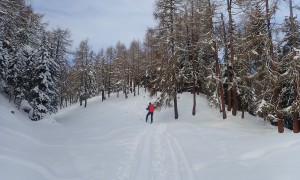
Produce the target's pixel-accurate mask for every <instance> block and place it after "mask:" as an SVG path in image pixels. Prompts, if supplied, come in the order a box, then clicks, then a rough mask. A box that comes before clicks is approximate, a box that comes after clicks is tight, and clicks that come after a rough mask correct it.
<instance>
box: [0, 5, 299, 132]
mask: <svg viewBox="0 0 300 180" xmlns="http://www.w3.org/2000/svg"><path fill="white" fill-rule="evenodd" d="M154 2H155V3H154V12H153V15H154V18H155V20H156V22H157V23H156V26H154V27H150V28H148V30H147V32H145V33H146V35H145V38H144V40H143V42H141V41H137V40H133V41H132V42H131V43H130V45H129V47H126V45H125V44H124V43H122V42H118V43H116V45H112V46H110V47H106V48H104V49H100V50H99V51H96V52H95V51H94V50H93V48H92V47H91V45H90V44H89V40H87V39H86V40H82V41H81V42H80V44H79V45H78V47H77V48H76V49H75V50H71V44H72V40H71V35H70V34H71V32H70V31H69V30H68V29H62V28H56V29H53V30H51V31H49V30H47V29H48V25H47V24H45V23H44V22H43V15H41V14H38V13H35V12H34V10H33V9H32V7H31V5H30V4H28V3H27V2H26V0H1V1H0V92H2V94H5V95H7V96H8V98H9V100H10V101H13V102H14V103H15V104H16V106H18V107H19V108H20V107H22V104H24V103H27V104H29V105H30V107H31V108H30V109H27V110H28V111H29V116H30V118H31V119H32V120H34V121H37V120H40V119H42V118H43V117H44V116H45V115H46V114H51V113H55V112H57V111H58V109H59V108H64V107H66V106H68V105H70V104H74V103H77V102H80V105H83V106H84V107H87V103H88V98H91V97H94V96H98V95H101V97H102V101H104V100H106V99H107V98H109V97H110V94H111V93H117V96H118V97H119V96H123V97H124V98H127V97H128V94H129V93H133V95H134V96H136V95H139V94H140V91H141V90H143V91H147V92H149V93H150V95H151V96H156V97H157V100H156V106H157V107H158V108H159V107H163V106H167V107H173V108H174V118H175V119H178V117H179V115H180V110H179V109H178V106H177V98H178V94H179V93H182V92H190V93H191V96H193V101H192V102H191V103H193V108H192V109H191V113H192V114H193V115H195V114H196V108H197V106H196V105H197V102H196V96H198V95H199V94H200V93H201V94H204V95H205V96H206V97H207V100H208V102H209V104H210V105H211V106H212V107H214V108H218V109H220V113H222V116H223V119H226V117H227V113H232V115H233V116H236V115H237V111H241V112H242V113H241V114H242V118H243V117H244V113H245V111H246V112H249V113H250V114H252V115H255V116H260V117H262V118H264V119H265V120H266V121H269V122H270V123H272V124H274V125H277V126H278V132H280V133H282V132H283V131H284V129H283V127H286V128H289V129H292V130H293V131H294V132H295V133H297V132H298V131H299V111H300V96H299V93H300V22H299V20H298V19H297V17H296V16H294V11H297V10H299V9H300V8H299V7H297V6H296V5H295V3H294V4H293V1H292V0H223V1H220V0H155V1H154ZM279 3H286V4H287V5H288V6H287V7H289V14H286V15H285V19H284V21H283V22H277V21H276V19H275V15H276V13H277V11H278V4H279Z"/></svg>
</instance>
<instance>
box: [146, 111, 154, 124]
mask: <svg viewBox="0 0 300 180" xmlns="http://www.w3.org/2000/svg"><path fill="white" fill-rule="evenodd" d="M149 115H151V123H153V112H148V114H147V115H146V122H147V120H148V116H149Z"/></svg>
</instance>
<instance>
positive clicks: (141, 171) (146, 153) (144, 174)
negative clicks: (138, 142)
mask: <svg viewBox="0 0 300 180" xmlns="http://www.w3.org/2000/svg"><path fill="white" fill-rule="evenodd" d="M154 130H155V126H150V127H149V130H148V131H147V133H146V137H145V138H144V142H143V145H142V149H141V150H140V151H141V152H140V156H139V162H138V167H137V168H138V170H137V174H136V176H135V179H136V180H141V179H144V180H146V179H148V178H149V177H150V175H151V174H150V170H151V149H152V148H151V142H152V137H153V134H154ZM145 178H146V179H145Z"/></svg>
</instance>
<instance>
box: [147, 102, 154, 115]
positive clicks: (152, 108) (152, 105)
mask: <svg viewBox="0 0 300 180" xmlns="http://www.w3.org/2000/svg"><path fill="white" fill-rule="evenodd" d="M148 110H149V112H152V113H153V112H154V104H150V105H149V109H148Z"/></svg>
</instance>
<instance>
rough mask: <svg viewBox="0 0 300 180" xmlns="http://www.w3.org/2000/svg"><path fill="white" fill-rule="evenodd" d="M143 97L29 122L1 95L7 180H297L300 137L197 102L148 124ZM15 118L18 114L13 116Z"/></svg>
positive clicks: (2, 167)
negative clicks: (194, 106) (225, 116)
mask: <svg viewBox="0 0 300 180" xmlns="http://www.w3.org/2000/svg"><path fill="white" fill-rule="evenodd" d="M148 102H149V98H148V97H147V96H146V95H140V96H137V97H132V95H131V96H130V97H129V99H127V100H125V99H124V97H123V96H121V97H120V98H117V97H115V96H112V97H111V98H109V99H108V100H106V101H105V102H101V100H100V98H99V97H98V98H94V99H92V100H89V103H88V107H87V108H86V109H85V108H83V107H79V106H78V105H74V106H71V107H68V108H65V109H63V110H61V111H60V112H59V113H58V114H56V115H54V116H53V117H49V118H47V119H45V120H43V121H40V122H31V121H30V120H28V119H27V117H25V115H24V113H22V112H19V111H17V110H15V108H14V107H13V106H12V105H10V104H8V103H7V100H6V99H5V98H4V97H3V96H2V95H0V179H1V180H2V179H3V180H21V179H22V180H23V179H30V180H43V179H50V180H55V179H59V180H77V179H85V180H217V179H228V180H271V179H272V180H277V179H278V180H288V179H298V177H299V165H300V155H299V152H300V137H299V134H293V133H292V132H291V131H289V130H285V133H284V134H278V133H277V129H276V127H273V126H270V125H269V124H268V123H264V122H263V121H262V120H259V119H256V118H254V117H251V116H249V115H246V119H244V120H242V119H240V118H239V117H232V116H231V115H229V114H228V116H229V117H228V119H226V120H222V117H221V114H220V113H219V112H218V111H217V110H213V109H211V108H209V107H208V106H207V104H206V100H205V99H204V98H202V97H198V100H197V114H196V116H195V117H193V116H192V115H191V109H192V107H191V105H192V96H191V94H188V93H187V94H182V95H180V99H179V115H180V118H179V119H178V120H176V121H175V120H174V118H173V109H172V108H171V109H163V110H161V111H159V112H158V111H156V112H155V113H154V123H153V124H149V122H148V123H147V124H146V123H145V120H144V119H145V114H146V110H145V108H146V106H147V105H148ZM11 110H14V111H15V114H12V113H11Z"/></svg>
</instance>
